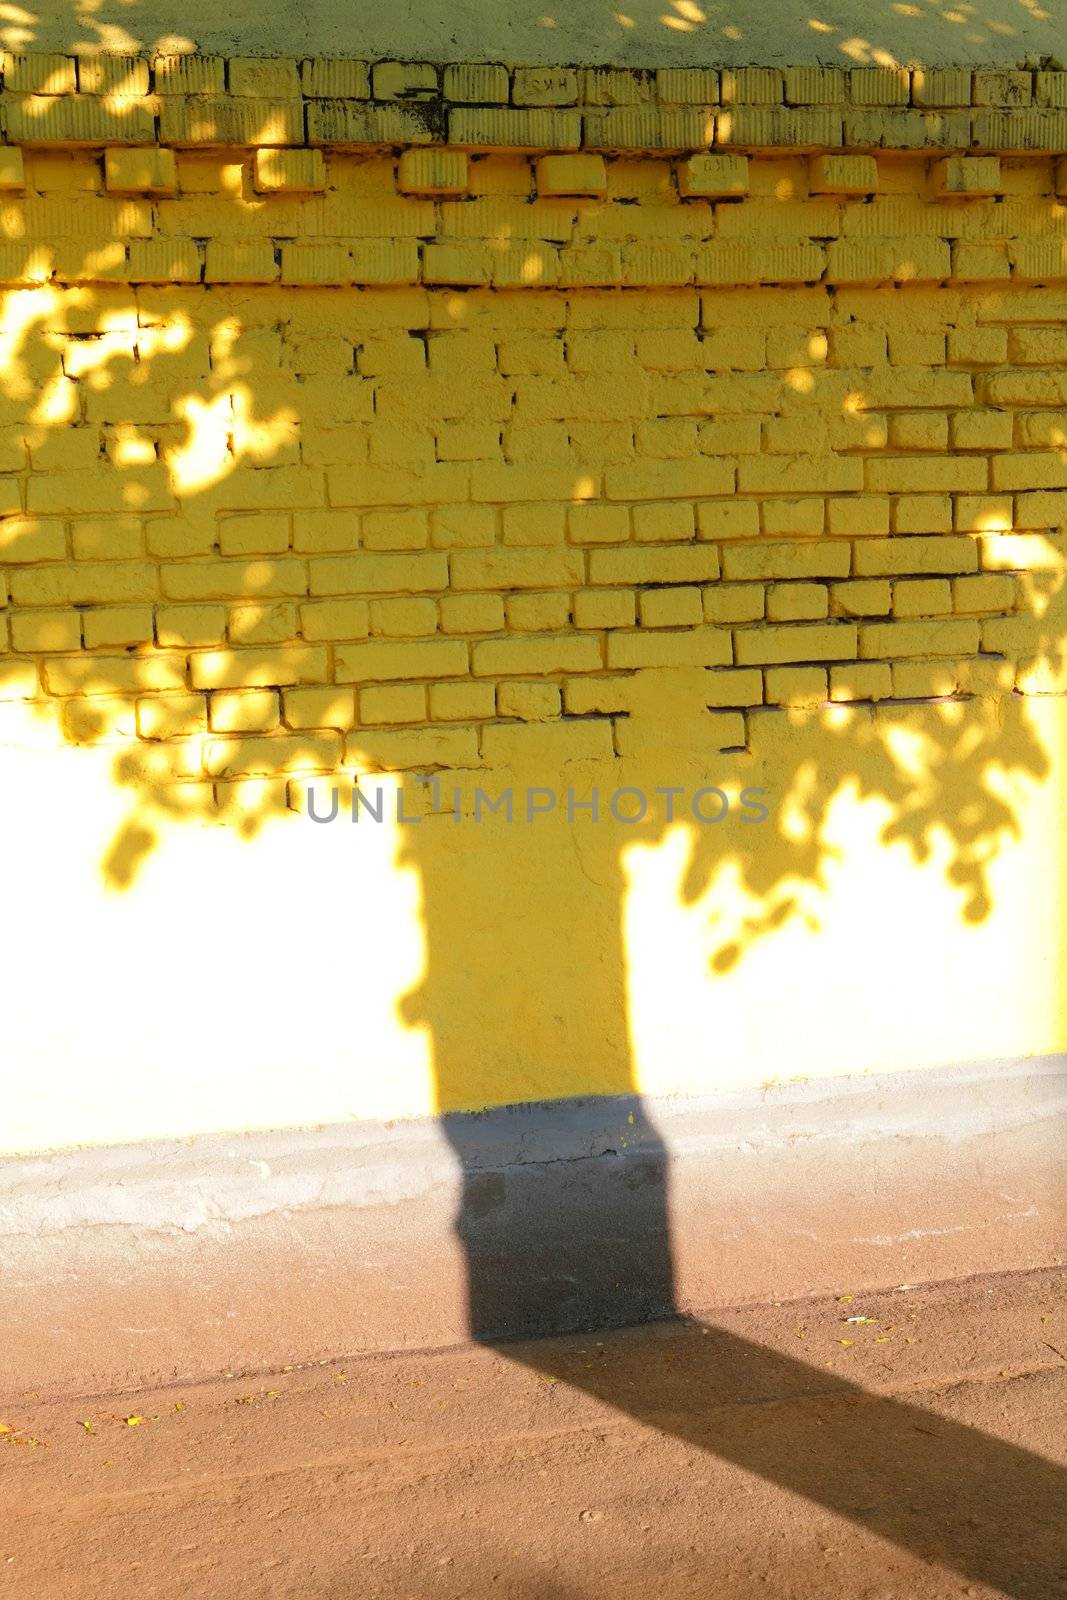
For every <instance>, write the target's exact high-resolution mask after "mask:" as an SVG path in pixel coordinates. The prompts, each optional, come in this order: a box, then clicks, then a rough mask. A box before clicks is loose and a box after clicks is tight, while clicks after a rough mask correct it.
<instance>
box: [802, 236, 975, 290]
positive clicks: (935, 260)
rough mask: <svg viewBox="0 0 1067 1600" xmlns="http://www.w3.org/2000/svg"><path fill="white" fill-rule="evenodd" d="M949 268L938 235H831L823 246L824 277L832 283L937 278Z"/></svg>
mask: <svg viewBox="0 0 1067 1600" xmlns="http://www.w3.org/2000/svg"><path fill="white" fill-rule="evenodd" d="M951 270H952V261H951V255H950V251H949V247H948V244H947V243H946V242H945V241H944V240H941V239H899V240H890V239H886V240H881V241H878V240H873V239H872V240H867V239H864V240H852V239H832V240H831V241H830V244H829V246H828V247H827V260H826V281H827V282H828V283H833V284H845V283H864V284H866V283H870V284H878V283H922V282H929V281H933V282H939V281H941V280H942V279H946V278H948V277H949V275H950V273H951Z"/></svg>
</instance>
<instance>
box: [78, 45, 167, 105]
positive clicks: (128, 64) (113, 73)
mask: <svg viewBox="0 0 1067 1600" xmlns="http://www.w3.org/2000/svg"><path fill="white" fill-rule="evenodd" d="M77 67H78V92H79V93H80V94H108V95H117V96H119V97H120V98H122V97H127V96H133V95H137V96H140V95H146V94H147V93H148V91H149V89H150V88H151V82H150V77H149V64H148V62H147V61H145V60H143V59H141V58H139V57H137V56H112V55H110V54H109V55H79V56H78V58H77Z"/></svg>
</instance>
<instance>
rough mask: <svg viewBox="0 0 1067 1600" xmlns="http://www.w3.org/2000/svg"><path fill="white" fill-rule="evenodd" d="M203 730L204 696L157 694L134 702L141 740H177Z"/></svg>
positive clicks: (205, 719) (204, 720)
mask: <svg viewBox="0 0 1067 1600" xmlns="http://www.w3.org/2000/svg"><path fill="white" fill-rule="evenodd" d="M206 731H207V697H206V695H202V694H159V695H151V696H146V697H145V698H143V699H140V700H138V701H137V734H138V737H139V738H141V739H180V738H184V737H187V736H188V735H191V734H197V733H205V732H206Z"/></svg>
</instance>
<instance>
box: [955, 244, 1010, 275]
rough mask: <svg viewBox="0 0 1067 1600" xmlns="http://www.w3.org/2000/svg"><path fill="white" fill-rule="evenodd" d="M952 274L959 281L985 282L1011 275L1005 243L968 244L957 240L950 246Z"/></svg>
mask: <svg viewBox="0 0 1067 1600" xmlns="http://www.w3.org/2000/svg"><path fill="white" fill-rule="evenodd" d="M952 276H953V278H955V279H957V280H958V281H959V282H960V283H987V282H991V281H996V280H998V279H1005V278H1010V277H1011V262H1010V261H1009V259H1008V248H1007V245H1003V244H968V243H966V242H965V241H963V240H957V241H956V242H955V243H954V244H953V246H952Z"/></svg>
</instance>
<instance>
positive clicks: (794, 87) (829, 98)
mask: <svg viewBox="0 0 1067 1600" xmlns="http://www.w3.org/2000/svg"><path fill="white" fill-rule="evenodd" d="M846 92H847V79H846V77H845V74H844V72H843V70H842V69H841V68H840V67H787V68H786V72H785V99H786V104H787V105H792V106H812V105H815V106H817V105H826V106H832V105H839V104H841V102H843V101H844V99H845V96H846Z"/></svg>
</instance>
